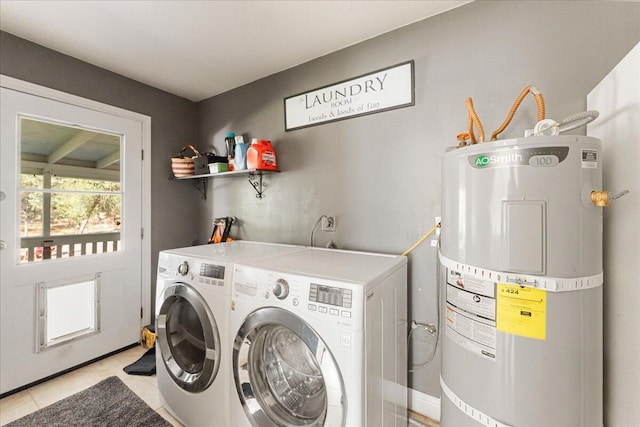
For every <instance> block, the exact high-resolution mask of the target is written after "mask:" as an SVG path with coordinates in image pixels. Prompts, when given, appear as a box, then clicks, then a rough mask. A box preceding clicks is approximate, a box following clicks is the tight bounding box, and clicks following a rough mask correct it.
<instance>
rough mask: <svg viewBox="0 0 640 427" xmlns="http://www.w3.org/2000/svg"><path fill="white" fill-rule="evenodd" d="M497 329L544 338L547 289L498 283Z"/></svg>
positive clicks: (529, 336)
mask: <svg viewBox="0 0 640 427" xmlns="http://www.w3.org/2000/svg"><path fill="white" fill-rule="evenodd" d="M497 292H498V298H497V301H498V330H499V331H501V332H506V333H508V334H514V335H520V336H523V337H528V338H535V339H539V340H544V339H545V338H546V331H547V325H546V324H547V291H545V290H542V289H534V288H529V287H524V286H517V285H506V284H502V283H498V286H497Z"/></svg>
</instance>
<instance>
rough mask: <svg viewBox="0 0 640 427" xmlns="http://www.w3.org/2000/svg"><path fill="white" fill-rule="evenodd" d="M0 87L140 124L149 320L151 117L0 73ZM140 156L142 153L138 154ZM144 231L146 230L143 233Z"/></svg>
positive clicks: (144, 300)
mask: <svg viewBox="0 0 640 427" xmlns="http://www.w3.org/2000/svg"><path fill="white" fill-rule="evenodd" d="M0 87H4V88H6V89H12V90H15V91H18V92H23V93H26V94H29V95H34V96H39V97H42V98H47V99H51V100H53V101H59V102H64V103H66V104H71V105H75V106H78V107H83V108H87V109H90V110H94V111H98V112H101V113H106V114H111V115H113V116H118V117H122V118H125V119H129V120H133V121H137V122H140V124H141V126H142V150H143V152H144V157H143V160H142V203H141V206H142V212H141V214H142V219H141V220H142V230H141V233H142V236H143V238H142V241H141V248H142V254H141V255H142V265H141V269H142V270H141V272H140V273H141V278H142V287H141V292H142V295H141V296H140V297H141V299H140V301H141V304H142V313H141V319H140V321H141V322H144V323H148V322H150V321H151V318H152V317H151V314H152V313H151V238H150V237H151V236H150V233H151V162H150V161H149V160H150V159H151V117H150V116H147V115H144V114H140V113H136V112H133V111H129V110H125V109H123V108H119V107H115V106H113V105H108V104H104V103H102V102H98V101H93V100H91V99H87V98H83V97H81V96H77V95H71V94H69V93H66V92H62V91H59V90H56V89H51V88H48V87H45V86H40V85H37V84H35V83H30V82H27V81H24V80H20V79H16V78H14V77H9V76H6V75H4V74H0ZM140 155H141V156H142V155H143V154H142V153H141V154H140ZM145 231H146V232H145Z"/></svg>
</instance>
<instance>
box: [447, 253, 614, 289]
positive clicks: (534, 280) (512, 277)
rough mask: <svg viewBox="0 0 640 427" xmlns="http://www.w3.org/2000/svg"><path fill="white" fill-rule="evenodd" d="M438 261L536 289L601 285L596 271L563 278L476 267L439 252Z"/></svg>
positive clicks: (483, 277) (478, 276) (481, 276)
mask: <svg viewBox="0 0 640 427" xmlns="http://www.w3.org/2000/svg"><path fill="white" fill-rule="evenodd" d="M440 263H441V264H442V265H443V266H445V267H447V268H448V269H450V270H455V271H458V272H460V273H464V274H467V275H469V276H473V277H474V278H476V279H480V280H490V281H492V282H500V283H512V284H515V285H520V286H528V287H531V288H536V289H544V290H547V291H551V292H568V291H580V290H584V289H590V288H596V287H598V286H600V285H602V282H603V274H602V273H598V274H596V275H593V276H585V277H574V278H570V279H565V278H561V277H548V276H528V275H525V274H517V273H506V272H499V271H495V270H489V269H487V268H482V267H476V266H473V265H468V264H463V263H461V262H457V261H454V260H451V259H449V258H447V257H445V256H444V255H442V253H440Z"/></svg>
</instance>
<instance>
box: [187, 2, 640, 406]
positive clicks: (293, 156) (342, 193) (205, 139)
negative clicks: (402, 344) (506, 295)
mask: <svg viewBox="0 0 640 427" xmlns="http://www.w3.org/2000/svg"><path fill="white" fill-rule="evenodd" d="M638 22H640V4H638V3H635V4H633V3H621V2H484V1H483V2H474V3H471V4H468V5H465V6H463V7H461V8H458V9H455V10H452V11H450V12H447V13H446V14H443V15H439V16H436V17H433V18H430V19H427V20H425V21H422V22H419V23H416V24H413V25H411V26H408V27H405V28H403V29H400V30H397V31H394V32H391V33H387V34H385V35H382V36H380V37H377V38H375V39H371V40H369V41H366V42H364V43H361V44H358V45H355V46H352V47H350V48H347V49H344V50H341V51H339V52H335V53H332V54H330V55H327V56H325V57H322V58H319V59H317V60H314V61H311V62H309V63H306V64H303V65H300V66H298V67H295V68H293V69H290V70H287V71H284V72H281V73H279V74H276V75H273V76H270V77H267V78H265V79H262V80H259V81H256V82H254V83H251V84H249V85H246V86H244V87H241V88H238V89H235V90H232V91H230V92H227V93H225V94H222V95H218V96H216V97H213V98H210V99H208V100H205V101H203V102H201V103H200V104H199V124H200V135H199V145H200V146H201V148H204V147H211V146H215V147H216V148H217V149H218V152H224V144H223V140H224V136H225V133H226V132H227V131H233V132H236V133H237V134H243V135H244V137H245V139H247V138H252V137H258V138H268V139H271V140H272V141H273V143H274V146H275V149H276V151H277V154H278V164H279V167H280V169H281V170H282V173H280V174H274V175H269V176H268V177H267V178H266V188H265V194H264V195H265V197H264V199H262V200H258V199H256V198H255V195H254V192H253V189H252V188H251V187H250V186H249V184H248V183H247V182H246V181H245V180H244V179H242V178H233V179H229V178H225V179H213V180H211V182H210V191H209V198H208V200H207V201H203V202H202V203H201V206H202V212H203V214H202V216H201V225H200V228H203V229H206V228H209V227H210V226H211V220H212V218H214V217H219V216H226V215H234V216H237V217H238V218H239V219H240V221H241V222H240V226H239V227H238V228H237V229H235V230H234V231H235V236H236V237H239V238H243V239H251V240H260V241H276V242H287V243H301V244H308V243H309V235H310V232H311V229H312V227H313V225H314V223H315V222H316V220H317V219H318V217H319V216H320V215H322V214H331V215H335V216H336V218H337V231H336V232H335V233H331V234H329V233H322V232H318V233H316V236H317V237H316V242H317V244H319V245H320V244H321V245H324V244H326V243H327V242H328V240H329V239H330V238H332V239H333V241H334V242H335V243H336V244H337V245H338V246H339V247H340V248H347V249H358V250H368V251H379V252H390V253H400V252H402V251H403V250H404V249H406V248H408V247H409V246H410V245H411V244H412V243H414V242H415V241H416V240H417V239H418V238H419V237H420V236H421V235H422V234H423V233H424V232H426V231H427V230H428V229H429V228H431V226H432V225H433V223H434V217H435V216H437V215H439V214H440V198H441V193H440V173H441V170H440V159H441V156H442V154H443V152H444V150H445V149H446V147H447V146H450V145H453V144H455V142H456V138H455V136H456V134H457V133H459V132H462V131H464V130H466V123H467V115H466V109H465V105H464V100H465V98H466V97H467V96H471V97H472V98H473V100H474V104H475V106H476V109H477V111H478V114H479V115H480V117H481V119H482V121H483V123H484V125H485V128H486V130H487V133H488V134H490V132H491V131H492V130H494V129H495V128H497V127H498V126H499V125H500V124H501V123H502V121H503V120H504V118H505V116H506V114H507V112H508V109H509V108H510V107H511V104H512V103H513V101H514V100H515V98H516V96H517V95H518V94H519V93H520V91H521V90H522V89H523V88H524V87H525V86H527V85H529V84H534V85H536V86H537V87H538V88H539V89H540V90H541V91H542V93H543V95H544V96H545V100H546V105H547V117H552V118H556V119H562V118H564V117H566V116H568V115H570V114H573V113H575V112H579V111H583V110H585V109H586V95H587V93H588V92H589V91H590V90H591V89H592V88H593V87H594V86H595V85H596V83H597V82H598V81H599V80H600V79H602V77H603V76H604V75H605V74H606V73H607V72H608V71H609V70H610V69H611V68H612V67H613V66H614V65H615V64H616V63H617V62H618V61H619V60H620V59H621V58H622V57H623V56H624V55H625V54H626V53H627V52H628V51H629V50H630V49H631V47H632V46H634V45H635V44H636V43H637V42H638V40H639V39H640V26H639V25H638ZM408 59H414V60H415V77H416V88H415V91H416V105H415V106H414V107H409V108H403V109H398V110H394V111H389V112H385V113H380V114H375V115H370V116H365V117H359V118H354V119H350V120H345V121H341V122H335V123H329V124H324V125H321V126H316V127H311V128H306V129H302V130H297V131H292V132H285V131H284V112H283V99H284V98H285V97H287V96H290V95H294V94H297V93H300V92H304V91H307V90H311V89H315V88H317V87H320V86H324V85H328V84H332V83H335V82H338V81H341V80H344V79H348V78H351V77H355V76H359V75H361V74H364V73H367V72H370V71H374V70H377V69H379V68H382V67H385V66H389V65H393V64H396V63H399V62H403V61H405V60H408ZM236 65H237V66H251V58H250V57H248V58H247V62H246V63H245V64H236ZM535 117H536V108H535V103H534V102H533V100H532V99H530V98H528V99H526V100H525V101H524V102H523V104H522V105H521V107H520V110H519V111H518V113H517V115H516V117H515V119H514V121H513V123H512V124H511V126H510V127H509V128H508V129H507V131H506V132H505V133H504V134H503V136H504V137H514V136H520V135H521V133H522V131H523V129H525V128H527V127H531V126H532V125H533V124H534V123H535ZM582 132H583V133H584V131H583V130H582ZM435 265H436V250H435V248H432V247H430V245H429V244H423V245H422V246H421V247H419V248H418V249H416V250H415V251H414V252H413V253H412V255H411V256H410V277H409V285H410V307H411V313H412V317H411V318H412V319H415V320H417V321H419V322H436V301H435V299H436V297H435V295H436V281H435V271H436V269H435ZM433 345H434V342H433V340H432V339H430V338H428V337H426V336H425V334H423V333H420V332H416V333H415V334H414V340H413V353H412V356H413V357H412V359H413V362H414V363H419V362H421V361H423V360H425V358H426V357H428V355H429V353H430V351H431V350H432V348H433ZM606 351H619V349H610V348H608V349H606ZM439 362H440V361H439V356H438V357H436V358H435V360H434V361H433V362H432V363H430V364H428V365H427V366H426V367H424V368H422V369H419V370H417V371H416V372H415V373H414V374H413V375H412V376H411V378H410V382H411V385H412V387H413V388H414V389H417V390H419V391H422V392H424V393H427V394H430V395H433V396H439V394H440V388H439V384H438V376H439V364H440V363H439ZM637 398H640V396H638V397H637Z"/></svg>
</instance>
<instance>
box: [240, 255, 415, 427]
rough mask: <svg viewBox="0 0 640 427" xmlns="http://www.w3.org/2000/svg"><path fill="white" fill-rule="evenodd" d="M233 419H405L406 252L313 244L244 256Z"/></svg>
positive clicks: (327, 422)
mask: <svg viewBox="0 0 640 427" xmlns="http://www.w3.org/2000/svg"><path fill="white" fill-rule="evenodd" d="M232 291H233V295H232V299H233V304H232V307H233V309H232V312H231V318H230V327H231V331H232V334H231V337H232V339H233V341H234V344H233V355H232V364H233V380H232V384H231V394H232V395H233V397H232V399H231V402H230V405H231V406H230V407H231V414H230V420H231V425H233V426H235V427H238V426H245V425H253V426H274V425H287V426H323V425H324V426H374V425H385V426H402V427H406V425H407V339H406V336H407V259H406V257H404V256H393V255H381V254H371V253H362V252H349V251H339V250H327V249H319V248H307V249H305V250H303V251H299V252H293V253H290V254H286V255H282V256H277V257H273V258H269V259H268V260H262V261H255V262H251V263H238V264H237V265H236V267H235V271H234V278H233V289H232Z"/></svg>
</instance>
